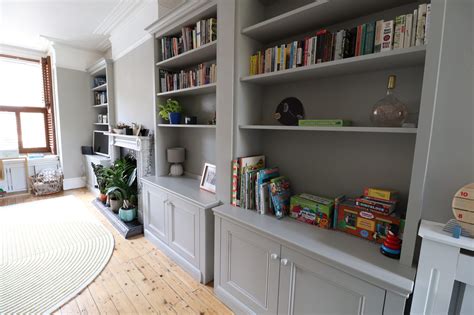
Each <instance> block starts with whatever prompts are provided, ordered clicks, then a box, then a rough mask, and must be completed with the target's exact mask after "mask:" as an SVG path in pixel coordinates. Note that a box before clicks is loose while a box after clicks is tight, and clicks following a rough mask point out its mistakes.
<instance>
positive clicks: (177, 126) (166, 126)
mask: <svg viewBox="0 0 474 315" xmlns="http://www.w3.org/2000/svg"><path fill="white" fill-rule="evenodd" d="M158 127H164V128H198V129H216V125H185V124H158Z"/></svg>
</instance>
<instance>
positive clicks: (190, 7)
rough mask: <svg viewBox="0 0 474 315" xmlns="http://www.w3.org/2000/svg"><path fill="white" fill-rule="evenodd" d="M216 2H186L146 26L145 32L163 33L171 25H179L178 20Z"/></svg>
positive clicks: (209, 0)
mask: <svg viewBox="0 0 474 315" xmlns="http://www.w3.org/2000/svg"><path fill="white" fill-rule="evenodd" d="M215 3H216V0H187V1H186V2H185V3H183V4H182V5H180V6H179V7H177V8H176V9H174V10H172V11H171V12H170V13H168V14H166V15H165V16H163V17H160V18H158V20H156V21H155V22H154V23H152V24H151V25H149V26H147V27H146V28H145V30H146V31H147V32H149V33H151V34H155V33H158V32H163V31H165V30H166V29H168V28H171V27H172V26H173V25H175V24H177V23H179V20H180V19H181V18H183V17H185V16H187V15H188V14H190V13H192V12H194V11H196V10H198V9H202V7H203V5H214V4H215Z"/></svg>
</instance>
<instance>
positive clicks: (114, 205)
mask: <svg viewBox="0 0 474 315" xmlns="http://www.w3.org/2000/svg"><path fill="white" fill-rule="evenodd" d="M109 203H110V210H112V211H113V212H114V213H118V212H119V209H120V208H121V207H122V204H123V201H122V200H120V199H109Z"/></svg>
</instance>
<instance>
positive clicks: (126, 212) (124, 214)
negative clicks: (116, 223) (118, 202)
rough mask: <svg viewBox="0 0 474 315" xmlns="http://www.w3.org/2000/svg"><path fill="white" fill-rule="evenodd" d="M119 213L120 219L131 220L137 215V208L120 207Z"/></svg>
mask: <svg viewBox="0 0 474 315" xmlns="http://www.w3.org/2000/svg"><path fill="white" fill-rule="evenodd" d="M118 215H119V218H120V220H122V221H123V222H131V221H133V220H134V219H135V217H136V216H137V209H136V208H132V209H124V208H120V209H119V213H118Z"/></svg>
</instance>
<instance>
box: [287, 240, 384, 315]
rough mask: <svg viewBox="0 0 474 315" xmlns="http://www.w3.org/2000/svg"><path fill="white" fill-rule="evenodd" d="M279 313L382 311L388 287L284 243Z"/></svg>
mask: <svg viewBox="0 0 474 315" xmlns="http://www.w3.org/2000/svg"><path fill="white" fill-rule="evenodd" d="M280 263H281V268H280V292H279V305H278V314H345V315H348V314H382V311H383V304H384V298H385V290H383V289H381V288H379V287H376V286H373V285H371V284H369V283H367V282H364V281H362V280H360V279H357V278H355V277H352V276H351V275H349V274H347V273H344V272H342V271H339V270H337V269H335V268H333V267H331V266H329V265H326V264H323V263H321V262H319V261H317V260H315V259H312V258H309V257H307V256H305V255H302V254H300V253H298V252H296V251H294V250H292V249H289V248H286V247H284V246H282V250H281V262H280Z"/></svg>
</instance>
